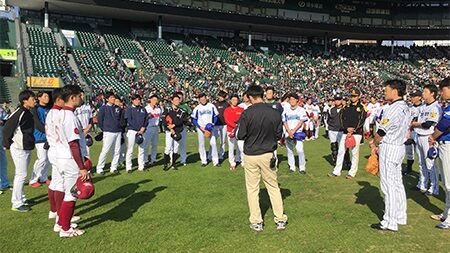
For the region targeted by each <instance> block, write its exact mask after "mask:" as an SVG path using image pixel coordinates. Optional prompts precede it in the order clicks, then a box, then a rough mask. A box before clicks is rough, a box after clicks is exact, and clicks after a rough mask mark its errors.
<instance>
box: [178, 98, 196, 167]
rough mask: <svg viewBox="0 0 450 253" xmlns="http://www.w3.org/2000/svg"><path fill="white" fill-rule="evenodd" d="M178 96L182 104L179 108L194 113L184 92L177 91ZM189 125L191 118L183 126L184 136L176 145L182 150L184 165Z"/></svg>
mask: <svg viewBox="0 0 450 253" xmlns="http://www.w3.org/2000/svg"><path fill="white" fill-rule="evenodd" d="M175 95H176V96H178V97H179V98H180V105H179V108H180V109H181V110H182V111H183V112H184V114H185V115H191V114H192V108H191V107H190V106H189V105H188V103H187V102H186V99H185V96H184V93H183V92H181V91H178V92H176V93H175ZM188 126H189V127H190V126H192V124H191V122H190V118H189V120H188V122H186V124H185V125H184V127H183V131H182V132H181V134H182V135H183V138H181V141H180V142H175V146H176V148H175V149H176V150H178V151H179V152H180V162H181V163H182V164H184V165H186V162H187V161H186V158H187V155H186V148H187V132H188V131H187V128H188Z"/></svg>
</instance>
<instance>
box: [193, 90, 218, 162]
mask: <svg viewBox="0 0 450 253" xmlns="http://www.w3.org/2000/svg"><path fill="white" fill-rule="evenodd" d="M198 99H199V102H200V104H199V105H197V106H196V107H195V108H194V111H193V112H192V115H191V117H192V122H193V123H194V125H195V126H196V128H197V136H198V152H199V153H200V159H201V162H202V167H204V166H206V165H207V164H208V160H207V155H206V150H205V136H204V132H205V131H207V130H206V129H205V127H206V125H208V124H212V125H213V126H214V125H216V123H217V120H218V116H219V112H218V111H217V108H216V107H215V106H214V105H213V104H211V103H208V100H207V99H206V94H204V93H201V94H200V95H199V96H198ZM209 143H210V146H211V156H212V162H213V165H214V166H215V167H219V166H220V164H219V156H218V154H217V145H216V137H215V136H214V134H211V136H210V138H209Z"/></svg>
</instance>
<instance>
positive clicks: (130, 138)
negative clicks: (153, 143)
mask: <svg viewBox="0 0 450 253" xmlns="http://www.w3.org/2000/svg"><path fill="white" fill-rule="evenodd" d="M137 132H138V131H135V130H128V132H127V153H126V155H125V167H126V170H127V171H131V169H132V167H133V162H132V160H131V159H132V158H133V150H134V145H135V144H136V143H135V139H136V133H137ZM144 142H145V140H144ZM144 142H142V143H141V144H139V145H138V157H137V158H138V159H137V160H138V170H140V171H143V170H144V153H145V146H144Z"/></svg>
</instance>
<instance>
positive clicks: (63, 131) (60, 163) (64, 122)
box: [55, 85, 90, 237]
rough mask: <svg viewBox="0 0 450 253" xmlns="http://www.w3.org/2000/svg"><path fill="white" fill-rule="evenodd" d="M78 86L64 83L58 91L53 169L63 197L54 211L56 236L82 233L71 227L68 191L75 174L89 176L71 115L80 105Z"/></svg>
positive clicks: (80, 133) (81, 138)
mask: <svg viewBox="0 0 450 253" xmlns="http://www.w3.org/2000/svg"><path fill="white" fill-rule="evenodd" d="M81 92H82V90H81V88H80V87H79V86H76V85H66V86H64V87H63V88H62V90H61V97H62V99H63V100H64V107H63V109H62V110H61V111H60V112H59V114H60V123H61V125H59V126H57V127H58V129H59V130H57V133H56V134H57V139H56V148H57V150H58V152H56V159H55V162H56V168H57V172H58V173H59V177H61V178H62V182H63V189H64V200H63V202H62V204H61V207H60V209H59V211H58V222H57V224H58V225H59V226H60V227H61V230H60V231H59V236H60V237H76V236H80V235H82V234H84V231H83V230H80V229H76V228H73V227H71V223H70V221H71V219H72V217H73V213H74V211H75V201H76V199H77V198H76V197H75V196H74V195H73V194H72V188H73V187H74V186H75V184H76V182H77V180H78V177H80V179H81V180H82V181H86V180H89V179H90V175H89V169H90V167H87V165H85V164H86V163H85V162H86V160H87V158H85V157H83V155H84V154H83V151H82V150H83V149H85V147H84V148H83V146H85V145H86V143H85V142H84V133H83V129H82V127H81V124H80V122H79V121H78V119H77V117H76V116H75V114H74V111H75V109H76V108H77V107H78V106H80V105H81V102H82V100H81Z"/></svg>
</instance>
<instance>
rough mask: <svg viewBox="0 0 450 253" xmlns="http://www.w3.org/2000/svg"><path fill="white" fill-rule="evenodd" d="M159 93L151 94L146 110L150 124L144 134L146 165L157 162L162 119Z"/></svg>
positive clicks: (149, 165)
mask: <svg viewBox="0 0 450 253" xmlns="http://www.w3.org/2000/svg"><path fill="white" fill-rule="evenodd" d="M158 100H159V98H158V96H157V95H151V96H150V99H149V102H148V104H147V106H146V107H145V110H146V111H147V115H148V116H147V117H148V125H147V130H145V136H144V163H145V167H146V168H148V167H151V166H153V164H155V163H156V153H157V151H158V139H159V138H158V134H159V132H158V128H159V121H160V120H161V113H162V112H161V108H160V107H159V101H158ZM150 144H151V146H152V153H151V157H150V162H148V149H149V146H150Z"/></svg>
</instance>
